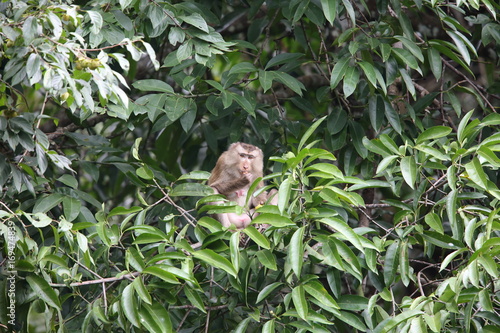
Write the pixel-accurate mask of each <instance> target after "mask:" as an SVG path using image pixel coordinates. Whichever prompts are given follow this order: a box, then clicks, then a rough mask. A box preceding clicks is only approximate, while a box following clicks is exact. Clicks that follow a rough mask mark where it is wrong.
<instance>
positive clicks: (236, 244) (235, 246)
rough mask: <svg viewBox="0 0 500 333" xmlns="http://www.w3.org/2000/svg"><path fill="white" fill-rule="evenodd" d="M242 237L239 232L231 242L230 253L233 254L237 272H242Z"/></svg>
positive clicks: (232, 237) (234, 234) (232, 257)
mask: <svg viewBox="0 0 500 333" xmlns="http://www.w3.org/2000/svg"><path fill="white" fill-rule="evenodd" d="M240 236H241V233H240V232H239V231H237V232H234V233H233V234H232V235H231V238H230V241H229V253H230V254H231V262H232V264H233V267H234V269H235V270H236V271H239V270H240Z"/></svg>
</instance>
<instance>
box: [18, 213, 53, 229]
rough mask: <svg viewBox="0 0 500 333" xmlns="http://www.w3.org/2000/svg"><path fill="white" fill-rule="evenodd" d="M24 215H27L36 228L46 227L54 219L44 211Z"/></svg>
mask: <svg viewBox="0 0 500 333" xmlns="http://www.w3.org/2000/svg"><path fill="white" fill-rule="evenodd" d="M24 216H26V218H27V219H28V220H29V221H30V223H31V224H32V225H33V226H34V227H35V228H44V227H46V226H48V225H50V224H51V223H52V219H51V218H50V217H48V216H47V214H44V213H36V214H29V213H24Z"/></svg>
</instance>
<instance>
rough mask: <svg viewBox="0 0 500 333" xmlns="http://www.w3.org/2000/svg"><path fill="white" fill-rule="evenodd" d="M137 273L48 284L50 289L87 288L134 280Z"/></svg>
mask: <svg viewBox="0 0 500 333" xmlns="http://www.w3.org/2000/svg"><path fill="white" fill-rule="evenodd" d="M139 274H140V273H139V272H133V273H128V274H124V275H122V276H115V277H109V278H102V279H97V280H87V281H82V282H73V283H70V284H65V283H49V285H50V286H51V287H61V288H64V287H81V286H88V285H92V284H101V283H109V282H115V281H121V280H125V279H130V278H135V277H137V276H138V275H139Z"/></svg>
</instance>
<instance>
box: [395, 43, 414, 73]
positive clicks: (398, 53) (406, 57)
mask: <svg viewBox="0 0 500 333" xmlns="http://www.w3.org/2000/svg"><path fill="white" fill-rule="evenodd" d="M392 54H394V56H395V57H396V58H398V59H399V60H400V61H401V62H402V63H403V64H405V65H408V66H409V67H410V68H411V69H414V70H416V71H418V72H421V71H420V67H419V66H418V61H417V58H415V57H414V56H413V54H411V53H410V51H408V50H405V49H401V48H397V47H393V48H392Z"/></svg>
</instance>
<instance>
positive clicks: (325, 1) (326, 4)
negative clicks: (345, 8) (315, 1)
mask: <svg viewBox="0 0 500 333" xmlns="http://www.w3.org/2000/svg"><path fill="white" fill-rule="evenodd" d="M321 7H322V9H323V14H324V15H325V18H326V20H327V21H328V22H329V23H330V25H333V21H335V18H336V17H337V7H338V0H321Z"/></svg>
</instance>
